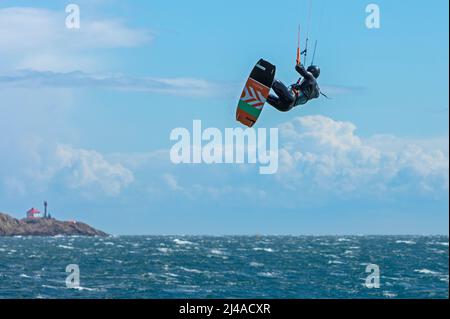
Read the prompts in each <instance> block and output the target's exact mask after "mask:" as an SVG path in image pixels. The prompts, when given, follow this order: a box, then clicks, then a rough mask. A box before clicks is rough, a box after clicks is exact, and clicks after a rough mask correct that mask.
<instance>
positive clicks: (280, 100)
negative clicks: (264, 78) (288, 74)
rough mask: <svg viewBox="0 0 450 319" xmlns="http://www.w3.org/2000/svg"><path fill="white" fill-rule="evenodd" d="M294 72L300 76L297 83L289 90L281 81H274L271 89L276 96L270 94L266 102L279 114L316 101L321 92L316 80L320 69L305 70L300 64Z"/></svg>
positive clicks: (311, 67)
mask: <svg viewBox="0 0 450 319" xmlns="http://www.w3.org/2000/svg"><path fill="white" fill-rule="evenodd" d="M295 70H296V71H297V72H298V73H299V74H300V75H301V78H300V79H299V80H298V81H297V83H295V84H292V85H291V86H290V87H289V88H288V87H286V85H284V84H283V83H282V82H281V81H279V80H275V81H274V82H273V84H272V89H273V90H274V91H275V93H276V95H274V94H270V95H269V96H268V97H267V102H268V103H269V104H270V105H272V106H273V107H275V108H276V109H277V110H279V111H281V112H287V111H290V110H291V109H292V108H293V107H295V106H297V105H303V104H306V103H307V102H308V101H310V100H312V99H317V98H318V97H319V96H320V94H321V92H320V88H319V85H318V84H317V81H316V79H317V78H318V77H319V75H320V68H319V67H318V66H316V65H310V66H309V67H308V68H307V69H306V70H305V68H304V67H303V65H302V64H300V63H299V64H297V65H296V66H295Z"/></svg>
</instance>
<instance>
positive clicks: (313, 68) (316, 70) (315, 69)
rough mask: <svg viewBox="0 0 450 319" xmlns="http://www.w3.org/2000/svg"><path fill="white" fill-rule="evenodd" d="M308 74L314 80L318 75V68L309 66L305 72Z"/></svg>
mask: <svg viewBox="0 0 450 319" xmlns="http://www.w3.org/2000/svg"><path fill="white" fill-rule="evenodd" d="M307 71H308V72H309V73H311V74H312V75H313V76H314V77H315V78H316V79H317V78H318V77H319V75H320V68H319V67H318V66H317V65H310V66H309V67H308V70H307Z"/></svg>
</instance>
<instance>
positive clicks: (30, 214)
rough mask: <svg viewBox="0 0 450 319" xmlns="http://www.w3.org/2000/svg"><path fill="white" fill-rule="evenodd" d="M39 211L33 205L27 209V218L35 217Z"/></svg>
mask: <svg viewBox="0 0 450 319" xmlns="http://www.w3.org/2000/svg"><path fill="white" fill-rule="evenodd" d="M40 213H41V212H40V211H39V210H37V209H36V208H34V207H33V208H31V209H29V210H28V211H27V218H35V217H36V216H37V215H39V214H40Z"/></svg>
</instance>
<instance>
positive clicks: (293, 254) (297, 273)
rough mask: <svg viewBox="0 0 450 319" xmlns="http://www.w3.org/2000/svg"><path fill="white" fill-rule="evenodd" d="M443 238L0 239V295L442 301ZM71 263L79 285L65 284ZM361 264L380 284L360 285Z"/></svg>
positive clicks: (445, 279) (445, 281) (445, 272)
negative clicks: (375, 272)
mask: <svg viewBox="0 0 450 319" xmlns="http://www.w3.org/2000/svg"><path fill="white" fill-rule="evenodd" d="M448 243H449V238H448V237H447V236H431V237H416V236H343V237H339V236H330V237H289V236H253V237H251V236H248V237H241V236H229V237H206V236H123V237H110V238H85V237H45V238H32V237H15V238H0V298H448V297H449V246H448ZM69 264H77V265H78V267H79V269H80V286H79V287H77V288H67V287H66V277H67V276H68V275H69V274H68V273H66V266H67V265H69ZM367 264H376V265H378V266H379V268H380V287H379V288H378V289H377V288H373V289H369V288H367V287H366V285H365V282H366V278H367V276H368V275H369V274H368V273H366V272H365V271H366V266H367Z"/></svg>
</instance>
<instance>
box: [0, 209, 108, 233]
mask: <svg viewBox="0 0 450 319" xmlns="http://www.w3.org/2000/svg"><path fill="white" fill-rule="evenodd" d="M56 235H65V236H74V235H78V236H102V237H104V236H108V234H106V233H104V232H102V231H100V230H97V229H95V228H93V227H91V226H89V225H87V224H85V223H81V222H77V221H59V220H56V219H54V218H24V219H16V218H13V217H11V216H9V215H7V214H3V213H0V237H2V236H56Z"/></svg>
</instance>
